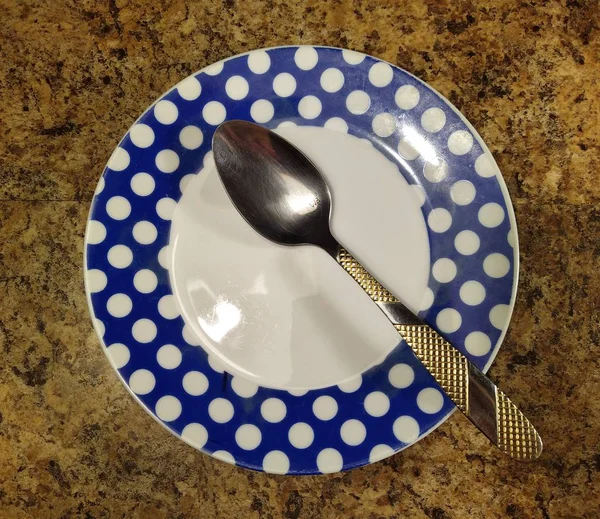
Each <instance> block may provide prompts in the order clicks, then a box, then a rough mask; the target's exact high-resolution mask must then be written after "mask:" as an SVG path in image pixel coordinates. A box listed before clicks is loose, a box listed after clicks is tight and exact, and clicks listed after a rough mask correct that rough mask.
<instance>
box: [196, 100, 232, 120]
mask: <svg viewBox="0 0 600 519" xmlns="http://www.w3.org/2000/svg"><path fill="white" fill-rule="evenodd" d="M202 117H203V119H204V120H205V121H206V122H207V123H208V124H212V125H213V126H217V125H219V124H221V123H222V122H223V121H224V120H225V117H227V110H225V107H224V106H223V105H222V104H221V103H219V101H209V102H208V103H206V105H205V106H204V108H203V109H202Z"/></svg>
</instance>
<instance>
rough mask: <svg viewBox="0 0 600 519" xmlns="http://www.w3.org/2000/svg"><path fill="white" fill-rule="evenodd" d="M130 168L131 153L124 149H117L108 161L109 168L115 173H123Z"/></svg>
mask: <svg viewBox="0 0 600 519" xmlns="http://www.w3.org/2000/svg"><path fill="white" fill-rule="evenodd" d="M127 166H129V153H127V150H125V149H123V148H120V147H119V148H117V149H115V151H113V152H112V155H111V156H110V159H108V164H107V167H108V168H109V169H112V170H113V171H123V170H124V169H125V168H126V167H127Z"/></svg>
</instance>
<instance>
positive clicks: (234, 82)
mask: <svg viewBox="0 0 600 519" xmlns="http://www.w3.org/2000/svg"><path fill="white" fill-rule="evenodd" d="M249 90H250V87H249V86H248V81H246V80H245V79H244V78H243V77H242V76H231V77H230V78H229V79H228V80H227V83H225V92H226V93H227V95H228V96H229V97H230V98H231V99H233V100H234V101H239V100H241V99H244V97H246V96H247V95H248V91H249Z"/></svg>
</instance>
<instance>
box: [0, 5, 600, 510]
mask: <svg viewBox="0 0 600 519" xmlns="http://www.w3.org/2000/svg"><path fill="white" fill-rule="evenodd" d="M150 4H152V5H150ZM2 11H3V14H2V22H1V23H0V114H1V115H0V119H1V125H0V135H1V136H0V294H1V297H0V350H1V352H2V358H3V362H2V366H3V367H2V370H1V371H0V516H1V517H7V518H11V519H12V518H14V519H17V518H21V517H44V518H46V517H48V518H51V517H94V518H95V517H144V518H146V517H153V518H162V517H165V518H167V517H169V518H172V517H202V518H206V519H209V518H215V517H219V518H220V517H240V518H259V517H260V518H279V517H283V518H287V519H296V518H340V517H358V518H372V519H379V518H384V517H386V518H387V517H397V518H400V517H402V518H405V517H411V518H413V517H414V518H425V517H429V518H434V519H450V518H465V517H469V518H486V519H487V518H500V517H508V518H515V519H520V518H539V519H548V518H552V519H555V518H567V517H573V518H575V517H577V518H593V517H598V513H599V512H598V511H599V510H600V490H599V489H600V484H599V471H600V399H599V398H598V389H599V388H600V360H599V355H598V353H599V350H598V345H599V344H600V329H599V324H600V322H599V321H600V314H599V312H600V280H599V277H598V274H597V273H598V270H599V268H600V248H599V244H600V181H599V180H598V175H599V172H600V155H599V152H600V132H599V126H600V78H599V73H600V36H599V32H598V31H599V28H600V10H599V8H598V3H597V2H596V1H593V0H590V1H587V0H564V1H561V2H552V1H548V2H539V1H535V0H534V1H527V2H513V1H511V0H487V1H481V2H472V1H468V0H465V1H462V0H459V1H456V2H448V1H445V0H440V1H433V0H421V1H414V0H407V1H405V2H390V1H389V0H371V1H366V0H354V1H350V0H332V1H331V2H317V1H316V0H309V1H307V2H304V3H299V4H297V5H295V4H293V3H288V2H283V1H280V0H249V1H247V2H241V1H238V0H223V1H222V2H214V1H207V0H201V1H197V2H192V1H183V0H173V1H167V2H155V3H145V2H141V1H139V0H131V1H128V0H107V1H103V2H93V1H89V0H86V1H82V2H66V1H60V0H59V1H56V2H30V1H23V2H16V1H10V0H9V1H5V2H3V3H2ZM290 43H293V44H298V43H312V44H324V45H333V46H341V47H348V48H353V49H356V50H359V51H364V52H367V53H369V54H372V55H374V56H377V57H380V58H383V59H386V60H388V61H390V62H392V63H395V64H397V65H399V66H401V67H403V68H405V69H407V70H409V71H410V72H412V73H414V74H415V75H417V76H418V77H420V78H421V79H423V80H425V81H427V82H429V83H430V84H431V85H432V86H433V87H434V88H436V89H437V90H439V91H440V92H441V93H442V94H444V95H445V96H446V97H448V98H449V99H450V100H451V101H452V102H453V103H454V104H455V105H456V106H457V107H458V108H459V109H460V110H461V111H462V112H463V113H464V114H465V115H466V116H467V117H468V118H469V119H470V121H471V122H472V123H473V125H474V126H475V127H476V128H477V129H478V130H479V132H480V133H481V135H482V136H483V138H484V139H485V140H486V142H487V143H488V145H489V147H490V148H491V151H492V152H493V153H494V155H495V157H496V159H497V161H498V163H499V165H500V168H501V170H502V172H503V174H504V177H505V179H506V182H507V184H508V187H509V189H510V192H511V195H512V197H513V201H514V205H515V211H516V216H517V221H518V225H519V232H520V239H521V272H520V276H521V278H520V279H521V281H520V290H519V294H518V298H517V304H516V310H515V314H514V318H513V321H512V325H511V328H510V331H509V333H508V336H507V338H506V340H505V344H504V346H503V348H502V349H501V351H500V354H499V355H498V357H497V360H496V362H495V364H494V365H493V366H492V369H491V372H490V373H491V374H492V376H493V378H494V379H495V380H496V381H497V382H498V383H499V385H501V386H502V387H503V388H505V389H506V391H507V393H509V394H511V395H516V396H517V397H518V400H519V402H522V403H523V405H522V408H523V410H524V411H525V412H526V414H527V415H528V416H529V417H530V418H531V420H532V421H533V422H534V423H535V424H536V425H537V427H538V429H539V431H540V432H541V434H542V436H543V438H544V440H545V452H544V454H543V456H542V457H541V459H540V460H539V462H537V463H534V464H518V463H515V462H513V461H511V460H510V459H508V458H506V457H504V456H503V455H502V454H501V453H499V451H497V450H496V449H495V448H493V447H491V446H490V445H489V444H488V442H487V441H486V440H485V439H484V438H483V437H482V435H480V434H478V433H477V432H476V431H475V430H474V428H472V427H470V426H469V423H468V422H467V420H466V419H465V418H464V417H462V416H459V415H458V414H455V415H454V416H453V417H452V418H451V419H450V420H448V421H447V422H446V423H445V424H444V425H443V426H442V427H440V428H439V429H438V430H436V431H435V432H434V433H432V434H431V435H430V436H428V437H427V438H426V439H424V440H423V441H421V442H419V443H418V444H417V445H416V446H415V447H413V448H411V449H409V450H407V451H405V452H403V453H401V454H399V455H397V456H394V457H392V458H389V459H387V460H385V461H383V462H380V463H377V464H375V465H373V466H368V467H364V468H360V469H357V470H353V471H350V472H347V473H343V474H336V475H330V476H321V477H316V476H315V477H312V476H311V477H302V478H295V477H282V476H278V477H277V476H268V475H265V474H261V473H253V472H249V471H246V470H242V469H239V468H236V467H233V466H229V465H226V464H224V463H222V462H219V461H215V460H213V459H211V458H210V457H209V456H206V455H203V454H201V453H199V452H196V451H195V450H193V449H192V448H190V447H188V446H187V445H185V444H184V443H183V442H181V441H178V440H177V439H176V438H174V437H173V436H171V435H170V434H169V433H168V432H167V431H165V430H164V429H163V428H161V427H160V426H158V425H157V424H156V423H155V422H154V421H153V420H152V418H151V417H150V416H148V415H147V414H146V413H145V412H144V411H143V410H142V408H141V407H140V406H138V405H137V404H136V403H135V401H134V400H133V399H132V398H131V397H130V395H129V394H128V393H127V391H126V390H125V389H124V387H123V386H122V385H121V383H120V382H119V380H118V379H117V376H116V375H115V373H114V372H113V370H112V368H111V367H110V366H109V364H108V362H107V361H106V359H105V357H104V354H103V353H102V351H101V349H100V346H99V344H98V340H97V339H96V336H95V334H94V332H93V330H92V326H91V323H90V319H89V316H88V311H87V308H86V300H85V296H84V290H83V281H82V257H83V234H84V228H85V222H86V217H87V212H88V208H89V204H90V200H91V198H92V193H93V191H94V188H95V185H96V182H97V180H98V178H99V176H100V174H101V171H102V169H103V166H104V164H105V163H106V161H107V159H108V157H109V155H110V153H111V150H112V149H113V147H114V146H115V144H116V143H117V142H118V140H119V139H120V137H121V136H122V135H123V133H124V132H125V131H126V130H127V128H128V127H129V126H130V124H131V123H132V122H133V121H134V120H135V119H136V118H137V116H138V115H139V114H140V113H141V112H142V111H143V110H144V109H145V107H146V106H147V105H148V104H150V103H151V102H152V101H153V100H154V99H155V98H156V97H157V96H159V95H160V94H161V93H162V92H164V91H165V90H167V89H168V88H170V87H171V86H172V85H174V84H175V83H176V82H178V81H179V80H181V79H182V78H184V77H186V76H187V75H188V74H190V73H192V72H193V71H195V70H197V69H200V68H202V67H204V66H205V65H208V64H210V63H211V62H214V61H216V60H218V59H221V58H225V57H228V56H231V55H234V54H236V53H239V52H243V51H246V50H250V49H253V48H258V47H266V46H274V45H281V44H290Z"/></svg>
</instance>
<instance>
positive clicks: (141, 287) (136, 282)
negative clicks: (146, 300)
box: [133, 269, 158, 294]
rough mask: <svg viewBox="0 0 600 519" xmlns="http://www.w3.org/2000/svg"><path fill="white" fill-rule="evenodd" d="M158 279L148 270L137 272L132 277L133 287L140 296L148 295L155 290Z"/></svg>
mask: <svg viewBox="0 0 600 519" xmlns="http://www.w3.org/2000/svg"><path fill="white" fill-rule="evenodd" d="M157 285H158V278H157V277H156V274H155V273H154V272H152V271H151V270H149V269H142V270H138V271H137V272H136V273H135V276H134V277H133V286H134V287H135V289H136V290H137V291H138V292H141V293H142V294H149V293H150V292H153V291H154V290H155V289H156V286H157Z"/></svg>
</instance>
